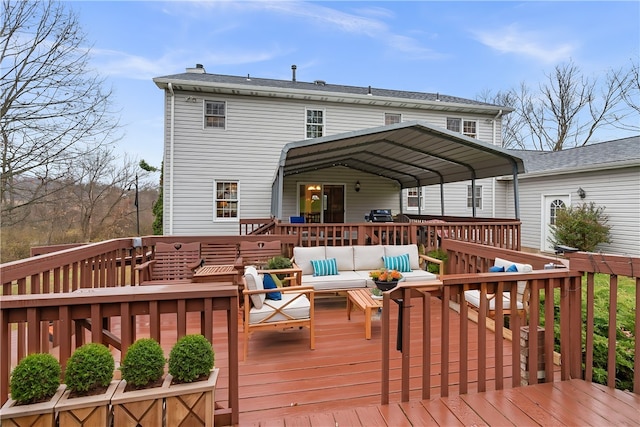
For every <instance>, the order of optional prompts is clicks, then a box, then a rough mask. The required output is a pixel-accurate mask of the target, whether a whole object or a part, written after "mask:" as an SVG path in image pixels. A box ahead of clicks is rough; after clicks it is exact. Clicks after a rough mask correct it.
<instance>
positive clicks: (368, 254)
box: [353, 245, 384, 270]
mask: <svg viewBox="0 0 640 427" xmlns="http://www.w3.org/2000/svg"><path fill="white" fill-rule="evenodd" d="M383 256H384V246H382V245H370V246H354V247H353V264H354V268H355V269H356V270H376V269H378V268H382V267H384V262H383V261H382V257H383Z"/></svg>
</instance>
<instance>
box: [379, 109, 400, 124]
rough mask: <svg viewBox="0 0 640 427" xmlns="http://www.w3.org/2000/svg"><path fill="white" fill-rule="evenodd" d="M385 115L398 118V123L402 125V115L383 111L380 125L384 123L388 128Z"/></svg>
mask: <svg viewBox="0 0 640 427" xmlns="http://www.w3.org/2000/svg"><path fill="white" fill-rule="evenodd" d="M387 114H389V115H394V116H400V121H399V122H398V123H402V113H394V112H392V111H385V112H384V113H382V123H384V125H385V126H388V125H387ZM394 124H395V123H394Z"/></svg>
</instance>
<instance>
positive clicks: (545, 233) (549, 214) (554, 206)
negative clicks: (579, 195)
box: [540, 194, 571, 252]
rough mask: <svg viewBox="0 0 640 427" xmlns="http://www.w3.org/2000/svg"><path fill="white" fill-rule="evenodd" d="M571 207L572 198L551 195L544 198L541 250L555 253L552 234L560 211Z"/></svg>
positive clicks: (566, 195)
mask: <svg viewBox="0 0 640 427" xmlns="http://www.w3.org/2000/svg"><path fill="white" fill-rule="evenodd" d="M569 206H571V196H570V195H568V194H565V195H551V196H548V195H546V196H544V206H543V209H542V212H543V214H542V232H541V233H540V234H541V236H542V241H541V242H540V250H542V251H548V252H553V251H554V250H553V243H552V242H551V240H552V239H553V234H552V233H551V231H552V229H553V227H554V226H555V223H556V217H557V215H558V210H560V209H564V208H567V207H569Z"/></svg>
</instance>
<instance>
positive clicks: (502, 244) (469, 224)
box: [240, 215, 521, 252]
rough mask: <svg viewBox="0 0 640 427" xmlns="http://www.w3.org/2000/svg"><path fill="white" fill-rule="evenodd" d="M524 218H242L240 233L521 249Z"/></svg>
mask: <svg viewBox="0 0 640 427" xmlns="http://www.w3.org/2000/svg"><path fill="white" fill-rule="evenodd" d="M520 225H521V223H520V221H519V220H515V219H497V218H467V217H453V216H431V215H400V216H398V218H397V221H396V222H393V223H372V222H365V223H336V224H332V223H302V224H298V223H294V224H291V223H285V222H280V221H279V220H277V219H270V218H257V219H241V220H240V234H241V235H250V234H277V235H294V236H297V237H298V241H297V242H296V245H297V246H350V245H367V244H373V245H376V244H392V245H393V244H407V243H416V244H423V245H424V246H425V250H426V251H427V252H429V251H432V250H435V249H438V248H439V247H440V242H441V241H442V239H443V238H448V239H452V240H460V241H464V242H471V243H478V244H482V245H485V246H492V247H497V248H503V249H511V250H520V244H521V242H520Z"/></svg>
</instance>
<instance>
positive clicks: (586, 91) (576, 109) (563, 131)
mask: <svg viewBox="0 0 640 427" xmlns="http://www.w3.org/2000/svg"><path fill="white" fill-rule="evenodd" d="M639 94H640V90H639V84H638V63H637V62H633V61H632V62H631V66H630V67H628V68H625V67H621V68H618V69H614V68H611V69H609V70H608V71H606V72H605V73H604V74H603V75H600V76H594V77H589V76H586V75H585V74H584V73H583V72H582V70H581V69H580V67H578V65H576V64H575V63H574V62H573V61H569V62H566V63H563V64H559V65H556V66H555V67H554V69H553V71H552V72H550V73H548V74H546V75H545V80H544V81H543V82H541V83H540V84H538V85H537V87H535V88H532V87H531V86H530V85H528V84H526V83H524V82H523V83H521V84H520V86H519V87H517V88H512V89H508V90H505V91H500V92H497V93H496V94H495V95H491V94H490V93H486V92H485V93H483V94H481V95H480V96H479V97H478V98H479V99H480V100H482V101H485V102H491V103H494V104H497V105H503V106H507V107H511V108H513V109H514V111H513V112H512V113H510V114H508V115H506V116H505V117H504V118H503V128H502V131H503V145H504V147H505V148H520V149H535V150H543V151H560V150H562V149H564V148H571V147H578V146H584V145H587V144H589V143H590V142H594V135H596V134H597V132H598V131H599V130H600V129H602V128H605V127H609V128H618V129H624V130H627V131H634V132H639V131H640V125H639V123H640V121H639V118H640V108H639V107H638V97H639Z"/></svg>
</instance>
